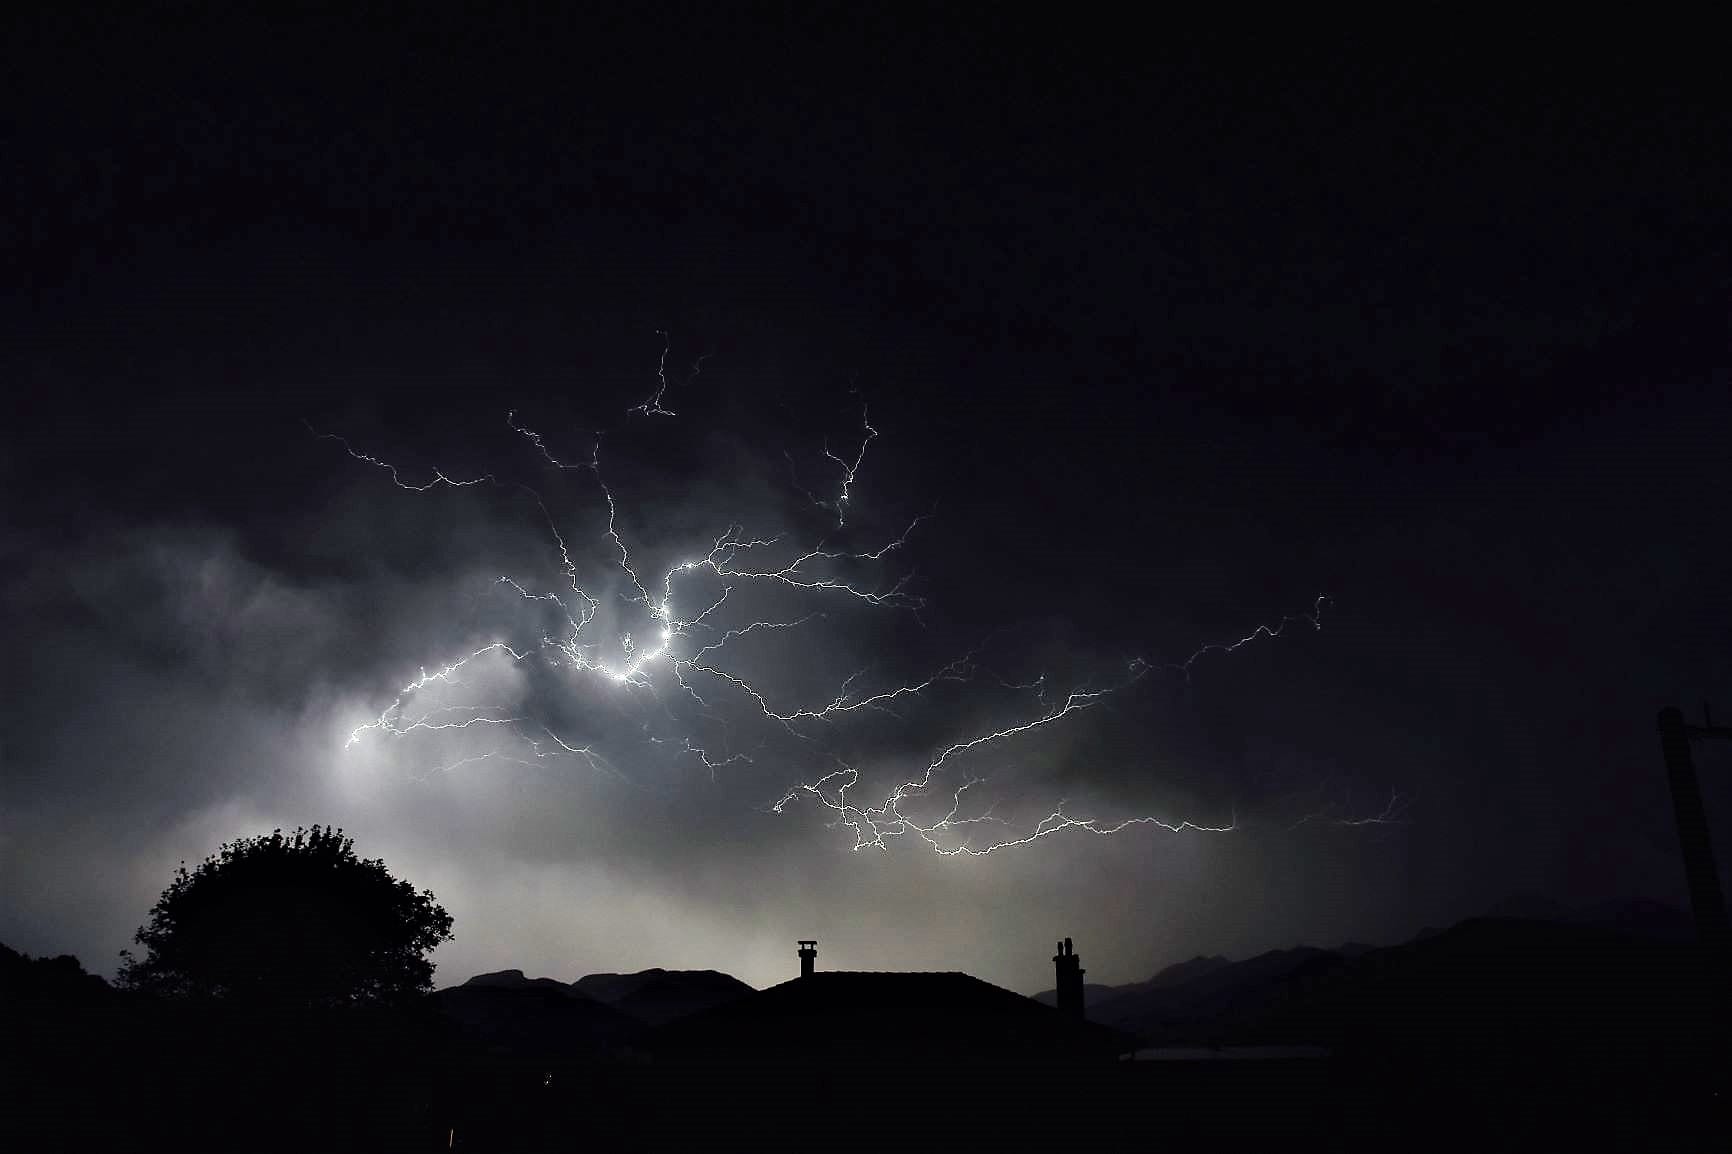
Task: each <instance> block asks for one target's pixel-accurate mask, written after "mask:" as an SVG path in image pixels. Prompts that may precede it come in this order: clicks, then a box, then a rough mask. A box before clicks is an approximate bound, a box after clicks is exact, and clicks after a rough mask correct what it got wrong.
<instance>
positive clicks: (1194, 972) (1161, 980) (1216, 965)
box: [1034, 954, 1231, 1006]
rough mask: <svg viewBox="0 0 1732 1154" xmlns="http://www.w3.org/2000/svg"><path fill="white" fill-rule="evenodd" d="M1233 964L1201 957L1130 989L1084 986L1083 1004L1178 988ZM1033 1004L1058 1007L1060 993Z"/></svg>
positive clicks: (1047, 992) (1036, 997)
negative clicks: (1180, 984)
mask: <svg viewBox="0 0 1732 1154" xmlns="http://www.w3.org/2000/svg"><path fill="white" fill-rule="evenodd" d="M1230 964H1231V963H1230V962H1228V960H1227V959H1226V958H1224V957H1222V956H1221V955H1219V954H1216V955H1215V956H1214V957H1204V956H1203V955H1201V954H1198V955H1197V956H1196V957H1194V958H1192V959H1191V960H1190V961H1188V962H1174V963H1173V964H1172V965H1170V966H1168V967H1167V968H1166V969H1164V970H1161V971H1160V972H1159V973H1157V974H1156V975H1155V976H1154V977H1152V978H1150V979H1149V980H1148V981H1146V982H1133V983H1131V984H1130V985H1127V986H1097V985H1093V984H1089V985H1085V986H1083V1002H1084V1003H1085V1004H1087V1005H1090V1006H1094V1005H1099V1004H1100V1003H1102V1002H1104V1001H1106V1000H1107V999H1109V998H1116V997H1118V996H1119V995H1121V994H1130V993H1137V992H1139V991H1141V990H1153V989H1160V988H1161V987H1163V986H1176V985H1178V984H1179V983H1180V982H1187V981H1190V980H1191V979H1192V978H1197V977H1201V976H1202V975H1204V974H1206V973H1208V972H1209V971H1211V970H1218V969H1220V968H1221V967H1222V966H1225V965H1230ZM1034 1000H1035V1001H1037V1002H1039V1003H1040V1004H1041V1005H1043V1006H1056V1005H1058V991H1057V990H1042V991H1041V992H1040V993H1038V994H1036V995H1034Z"/></svg>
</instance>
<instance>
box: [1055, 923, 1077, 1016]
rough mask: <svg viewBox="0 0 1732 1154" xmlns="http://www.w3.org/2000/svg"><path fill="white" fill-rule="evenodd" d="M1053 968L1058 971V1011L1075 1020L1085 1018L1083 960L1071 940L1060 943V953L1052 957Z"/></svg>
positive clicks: (1067, 939)
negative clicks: (1078, 955)
mask: <svg viewBox="0 0 1732 1154" xmlns="http://www.w3.org/2000/svg"><path fill="white" fill-rule="evenodd" d="M1052 964H1053V967H1054V968H1055V969H1056V970H1057V971H1058V1010H1059V1013H1061V1014H1068V1015H1070V1016H1071V1017H1073V1018H1077V1019H1081V1018H1082V1016H1083V968H1082V959H1081V958H1079V957H1077V955H1076V949H1075V948H1074V947H1073V946H1072V945H1071V944H1070V939H1069V938H1066V939H1065V940H1064V941H1062V942H1060V943H1058V953H1056V954H1054V955H1053V956H1052Z"/></svg>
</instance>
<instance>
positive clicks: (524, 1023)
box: [432, 970, 644, 1060]
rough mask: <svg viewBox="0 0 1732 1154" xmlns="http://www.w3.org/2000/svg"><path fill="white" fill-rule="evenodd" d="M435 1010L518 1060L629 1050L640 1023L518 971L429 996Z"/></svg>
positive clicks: (485, 976)
mask: <svg viewBox="0 0 1732 1154" xmlns="http://www.w3.org/2000/svg"><path fill="white" fill-rule="evenodd" d="M432 1001H433V1004H434V1006H436V1007H437V1008H438V1010H439V1012H440V1013H441V1014H442V1015H444V1016H445V1017H446V1018H447V1019H448V1020H450V1021H451V1022H452V1023H454V1024H455V1025H456V1026H457V1027H458V1028H459V1029H460V1030H462V1031H463V1032H464V1033H466V1034H467V1035H469V1036H470V1037H471V1038H472V1039H473V1040H474V1041H475V1042H476V1043H477V1044H478V1045H479V1046H481V1047H482V1048H484V1049H487V1050H492V1051H495V1052H502V1053H511V1054H513V1055H519V1056H529V1055H534V1056H537V1057H547V1058H558V1059H566V1060H572V1059H584V1058H591V1057H599V1056H603V1055H606V1054H610V1053H615V1052H618V1051H621V1050H624V1049H628V1048H630V1047H632V1046H634V1045H635V1044H636V1043H637V1042H638V1041H639V1040H640V1039H641V1037H642V1035H643V1032H644V1026H643V1023H641V1022H639V1021H638V1020H637V1019H636V1018H634V1017H632V1016H631V1015H630V1014H627V1013H623V1012H621V1011H620V1010H616V1009H614V1008H613V1007H612V1006H608V1005H605V1004H603V1003H601V1002H599V1001H597V1000H596V999H594V998H591V997H589V996H588V995H586V994H583V993H581V992H580V991H578V990H576V989H574V988H572V987H571V986H569V985H567V984H566V983H564V982H559V981H555V980H554V979H552V978H526V977H524V975H523V971H522V970H500V971H498V972H497V973H491V974H477V975H476V976H475V977H473V978H470V979H469V980H468V981H467V982H465V983H463V984H462V985H461V986H452V987H450V988H448V989H444V990H440V991H438V992H437V993H435V994H433V995H432Z"/></svg>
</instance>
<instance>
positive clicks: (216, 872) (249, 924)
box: [120, 825, 451, 1006]
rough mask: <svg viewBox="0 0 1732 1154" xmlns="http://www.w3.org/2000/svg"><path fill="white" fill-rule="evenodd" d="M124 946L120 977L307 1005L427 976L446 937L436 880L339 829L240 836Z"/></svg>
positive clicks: (198, 992) (388, 993) (404, 988)
mask: <svg viewBox="0 0 1732 1154" xmlns="http://www.w3.org/2000/svg"><path fill="white" fill-rule="evenodd" d="M133 940H134V941H136V942H137V943H138V944H139V945H141V946H144V947H146V948H147V949H148V951H149V953H148V955H147V956H146V957H145V958H143V959H139V958H136V957H134V956H133V955H132V953H131V952H130V951H122V953H123V955H124V956H125V959H126V960H125V962H124V963H123V964H122V966H121V971H120V982H121V984H123V985H126V986H129V987H131V988H133V989H137V990H144V991H147V992H152V993H158V994H166V995H173V996H186V997H218V998H226V999H232V1000H245V1001H255V1002H269V1003H277V1004H286V1005H302V1006H340V1005H354V1004H367V1003H371V1004H378V1003H386V1002H393V1001H398V1000H401V999H403V998H407V997H410V996H412V995H415V994H419V993H425V992H426V991H428V990H429V989H431V988H432V984H433V963H432V962H430V961H428V960H427V957H426V955H427V954H428V952H430V951H431V950H432V949H433V948H434V947H435V946H437V945H438V944H439V943H440V942H444V941H449V940H451V915H450V914H448V913H446V912H445V910H444V909H443V908H441V907H440V906H439V905H438V904H437V903H436V902H435V901H434V900H433V894H432V891H430V890H422V891H420V892H419V893H417V892H416V890H415V888H414V887H413V886H411V885H410V884H409V883H408V882H406V881H399V880H398V879H396V878H393V877H392V876H391V874H390V872H389V871H388V870H386V868H385V863H384V862H383V861H380V860H377V859H374V860H370V861H369V860H365V859H362V858H358V857H356V856H355V851H354V841H353V839H350V838H345V837H344V836H343V831H342V830H340V829H331V828H328V827H326V828H321V827H319V826H316V825H315V826H313V827H312V829H310V830H308V829H297V830H296V831H295V832H294V833H293V834H292V835H287V836H285V835H284V833H283V831H282V830H280V829H279V830H274V831H272V833H271V834H270V835H269V836H266V837H252V838H241V839H239V840H236V841H232V842H229V843H227V844H225V845H223V846H222V847H221V848H220V849H219V850H218V851H217V852H216V853H215V854H213V855H211V856H210V857H208V858H206V859H205V860H204V861H203V862H201V863H199V866H198V868H197V869H194V870H191V871H190V872H189V871H188V870H187V868H186V865H185V863H184V862H183V863H182V864H181V866H180V869H179V870H177V871H176V873H175V877H174V881H173V883H172V884H171V885H170V886H169V887H168V888H167V889H166V890H164V891H163V894H162V897H160V898H159V899H157V903H156V905H155V906H153V907H152V908H151V911H150V920H149V921H148V922H147V923H146V924H145V925H143V926H141V927H139V930H138V933H137V934H135V935H134V936H133Z"/></svg>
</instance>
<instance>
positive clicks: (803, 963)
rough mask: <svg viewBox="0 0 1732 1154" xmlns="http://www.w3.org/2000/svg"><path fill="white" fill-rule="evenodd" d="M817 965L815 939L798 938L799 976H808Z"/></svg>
mask: <svg viewBox="0 0 1732 1154" xmlns="http://www.w3.org/2000/svg"><path fill="white" fill-rule="evenodd" d="M817 965H818V943H817V941H816V940H815V939H808V938H801V939H800V976H801V977H802V978H809V977H811V976H812V971H813V969H815V968H816V967H817Z"/></svg>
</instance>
